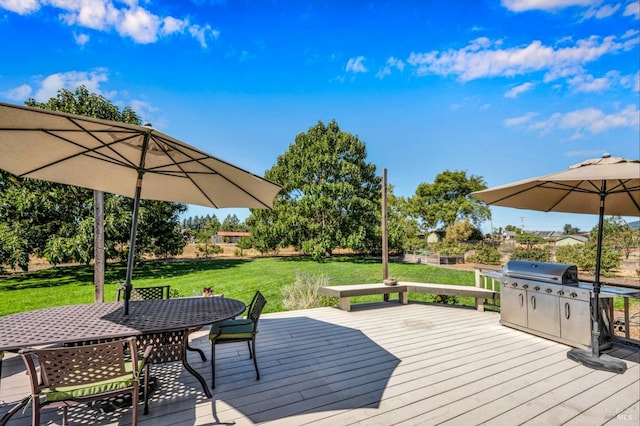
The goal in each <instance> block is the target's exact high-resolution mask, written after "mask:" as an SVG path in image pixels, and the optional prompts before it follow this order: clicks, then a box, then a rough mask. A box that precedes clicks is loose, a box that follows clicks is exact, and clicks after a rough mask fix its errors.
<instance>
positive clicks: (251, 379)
mask: <svg viewBox="0 0 640 426" xmlns="http://www.w3.org/2000/svg"><path fill="white" fill-rule="evenodd" d="M192 346H196V347H199V348H202V349H203V350H204V351H205V353H206V354H209V353H210V349H209V340H208V338H207V330H202V331H200V332H197V333H195V334H194V335H193V339H192ZM568 350H569V347H567V346H565V345H562V344H560V343H557V342H553V341H550V340H545V339H543V338H539V337H536V336H533V335H530V334H526V333H523V332H520V331H517V330H513V329H510V328H507V327H503V326H501V325H500V324H499V314H496V313H494V312H477V311H475V310H473V309H461V308H458V307H451V306H443V305H431V304H423V303H416V302H411V303H409V304H408V305H399V304H397V303H372V304H357V305H354V306H353V309H352V311H351V312H344V311H341V310H339V309H336V308H320V309H311V310H306V311H292V312H281V313H276V314H265V315H263V317H262V319H261V323H260V332H259V334H258V362H259V365H260V373H261V380H260V381H256V380H255V370H254V369H253V364H252V362H251V361H250V360H249V359H248V352H247V347H246V345H245V344H242V343H240V344H237V345H221V346H218V347H217V349H216V351H217V355H218V357H217V369H216V389H214V390H213V394H214V397H213V398H212V399H207V398H205V397H204V395H203V393H202V389H201V387H200V384H199V382H197V380H196V379H195V378H193V377H192V376H190V375H189V374H187V373H186V372H185V371H183V369H182V368H181V366H180V364H171V365H167V366H153V368H152V374H154V375H155V376H157V377H159V378H160V380H161V387H160V389H159V390H158V391H157V392H156V394H154V395H153V397H152V399H151V402H150V409H151V413H150V415H148V416H143V415H142V414H141V415H140V416H139V423H140V424H141V425H207V424H208V425H211V424H235V425H237V426H242V425H253V424H257V423H260V424H270V425H285V426H286V425H292V426H293V425H295V426H298V425H331V426H337V425H340V426H341V425H357V424H362V425H425V424H426V425H430V424H433V425H436V424H447V425H474V424H490V425H513V424H523V423H524V424H532V425H533V424H536V425H538V424H549V425H555V424H565V423H566V424H575V425H582V424H596V425H598V424H610V425H621V424H624V425H626V424H634V423H637V420H638V416H639V415H640V367H639V365H638V361H639V358H640V354H639V352H638V350H637V349H633V348H631V349H629V348H626V347H624V348H616V349H615V350H614V351H612V352H611V354H612V355H614V356H617V357H619V358H621V359H624V360H625V362H626V363H627V365H628V370H627V372H626V373H625V374H622V375H618V374H614V373H607V372H602V371H596V370H591V369H589V368H586V367H584V366H582V365H579V364H577V363H575V362H573V361H571V360H569V359H567V357H566V352H567V351H568ZM189 359H190V361H191V364H192V366H193V367H194V368H195V369H196V370H198V371H199V372H200V373H201V374H202V375H203V376H204V377H205V379H206V380H207V382H210V380H211V379H210V378H211V367H210V363H209V361H206V362H202V361H201V360H200V359H199V357H198V356H197V354H190V355H189ZM21 364H22V363H21V361H20V360H19V358H17V357H15V356H14V355H9V357H8V358H6V359H5V361H4V364H3V371H2V375H3V377H2V382H1V384H0V400H1V401H2V403H0V414H3V413H4V412H6V411H7V410H8V409H9V407H10V403H11V402H14V401H17V400H19V399H21V397H22V396H24V395H25V394H26V393H27V392H28V388H27V377H26V375H25V374H24V368H23V367H22V365H21ZM71 413H72V414H71V415H70V421H71V423H72V424H99V425H128V424H130V412H129V411H128V410H119V411H117V412H115V413H112V414H111V415H101V414H97V413H95V412H92V411H90V410H88V409H87V408H85V407H82V408H76V409H73V410H72V412H71ZM629 420H632V421H629ZM59 421H60V418H59V417H58V415H57V414H56V413H55V412H52V411H48V412H47V414H45V415H44V416H43V423H46V422H50V423H53V424H55V423H59ZM27 424H30V413H29V412H28V411H27V412H26V413H24V414H22V413H19V414H18V415H16V416H15V418H14V419H12V420H11V421H10V422H9V425H27Z"/></svg>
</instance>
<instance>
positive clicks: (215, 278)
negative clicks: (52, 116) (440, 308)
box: [0, 257, 474, 315]
mask: <svg viewBox="0 0 640 426" xmlns="http://www.w3.org/2000/svg"><path fill="white" fill-rule="evenodd" d="M296 272H302V273H305V272H306V273H308V274H310V275H314V274H315V275H324V276H326V277H329V278H330V279H331V281H330V284H331V285H343V284H360V283H372V282H381V280H382V263H381V261H380V260H379V259H366V258H361V257H336V258H333V259H330V260H327V261H324V262H315V261H312V260H310V259H308V258H300V257H293V258H288V257H282V258H257V259H226V258H225V259H214V260H199V261H168V262H146V263H144V264H143V265H140V266H136V268H135V269H134V277H133V285H134V286H140V287H143V286H152V285H159V284H170V285H171V289H172V291H177V292H178V293H179V295H180V296H193V295H199V294H201V292H202V288H203V287H213V289H214V291H215V293H223V294H224V295H225V296H226V297H232V298H235V299H240V300H243V301H245V302H246V303H248V302H249V301H250V300H251V297H252V296H253V294H254V293H255V291H256V290H260V291H261V292H262V293H263V294H264V295H265V297H266V298H267V300H268V303H267V306H266V307H265V312H277V311H282V310H285V308H284V307H283V305H282V297H281V288H282V287H283V286H284V285H287V284H292V283H294V282H295V279H296ZM389 276H393V277H396V278H397V279H398V280H400V281H415V282H431V283H442V284H459V285H474V273H473V272H471V271H458V270H451V269H446V268H439V267H434V266H427V265H421V264H404V263H396V262H391V263H390V264H389ZM124 280H125V265H124V264H109V265H108V266H107V271H106V274H105V299H106V301H114V300H115V295H116V289H117V288H118V283H124ZM93 291H94V289H93V266H75V267H57V268H51V269H46V270H41V271H36V272H29V273H26V274H20V275H15V276H11V277H8V278H2V279H0V315H7V314H11V313H16V312H22V311H28V310H33V309H41V308H46V307H50V306H59V305H70V304H78V303H92V302H93ZM410 299H411V300H425V301H431V300H433V296H432V295H426V294H412V295H411V297H410ZM366 300H380V296H363V297H361V298H354V300H353V301H354V302H361V301H366ZM459 301H460V302H463V303H464V304H468V305H470V306H471V305H473V300H472V299H470V298H469V300H464V299H459Z"/></svg>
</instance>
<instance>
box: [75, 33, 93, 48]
mask: <svg viewBox="0 0 640 426" xmlns="http://www.w3.org/2000/svg"><path fill="white" fill-rule="evenodd" d="M73 39H74V40H75V41H76V44H77V45H78V46H84V45H85V44H87V43H89V36H88V35H87V34H75V33H74V34H73Z"/></svg>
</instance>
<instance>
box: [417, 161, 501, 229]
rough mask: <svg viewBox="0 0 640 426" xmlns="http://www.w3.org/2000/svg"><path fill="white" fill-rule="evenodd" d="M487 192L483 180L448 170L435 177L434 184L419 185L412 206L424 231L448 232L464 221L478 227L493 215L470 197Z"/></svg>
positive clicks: (462, 172) (479, 202)
mask: <svg viewBox="0 0 640 426" xmlns="http://www.w3.org/2000/svg"><path fill="white" fill-rule="evenodd" d="M486 188H487V185H486V184H485V182H484V179H483V178H482V177H480V176H476V175H471V176H469V177H467V172H465V171H450V170H445V171H444V172H442V173H440V174H438V175H437V176H436V178H435V180H434V182H433V183H432V184H429V183H424V182H423V183H420V184H419V185H418V188H417V189H416V192H415V195H414V196H413V197H411V198H410V203H411V206H412V209H413V212H414V215H415V217H417V218H418V219H420V220H421V222H422V225H423V227H424V228H425V229H424V230H425V231H426V230H429V229H435V228H437V227H438V226H441V227H442V228H444V229H446V228H447V227H449V226H452V225H453V224H454V223H455V222H462V221H464V220H465V219H468V220H469V222H471V223H472V224H473V225H475V226H476V227H479V226H480V224H481V223H482V222H483V221H484V220H487V219H489V218H491V211H490V210H489V207H487V206H486V205H485V204H484V203H483V202H482V201H480V200H479V199H478V198H476V197H474V196H473V195H471V193H472V192H474V191H480V190H482V189H486Z"/></svg>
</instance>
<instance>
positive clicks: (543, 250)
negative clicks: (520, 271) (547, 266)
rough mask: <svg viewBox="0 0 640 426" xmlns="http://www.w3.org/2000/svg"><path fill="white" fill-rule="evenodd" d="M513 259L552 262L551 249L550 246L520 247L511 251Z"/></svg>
mask: <svg viewBox="0 0 640 426" xmlns="http://www.w3.org/2000/svg"><path fill="white" fill-rule="evenodd" d="M511 259H512V260H516V259H518V260H530V261H533V262H550V261H551V250H550V249H549V247H531V248H522V247H518V248H516V249H515V250H513V252H511Z"/></svg>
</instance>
